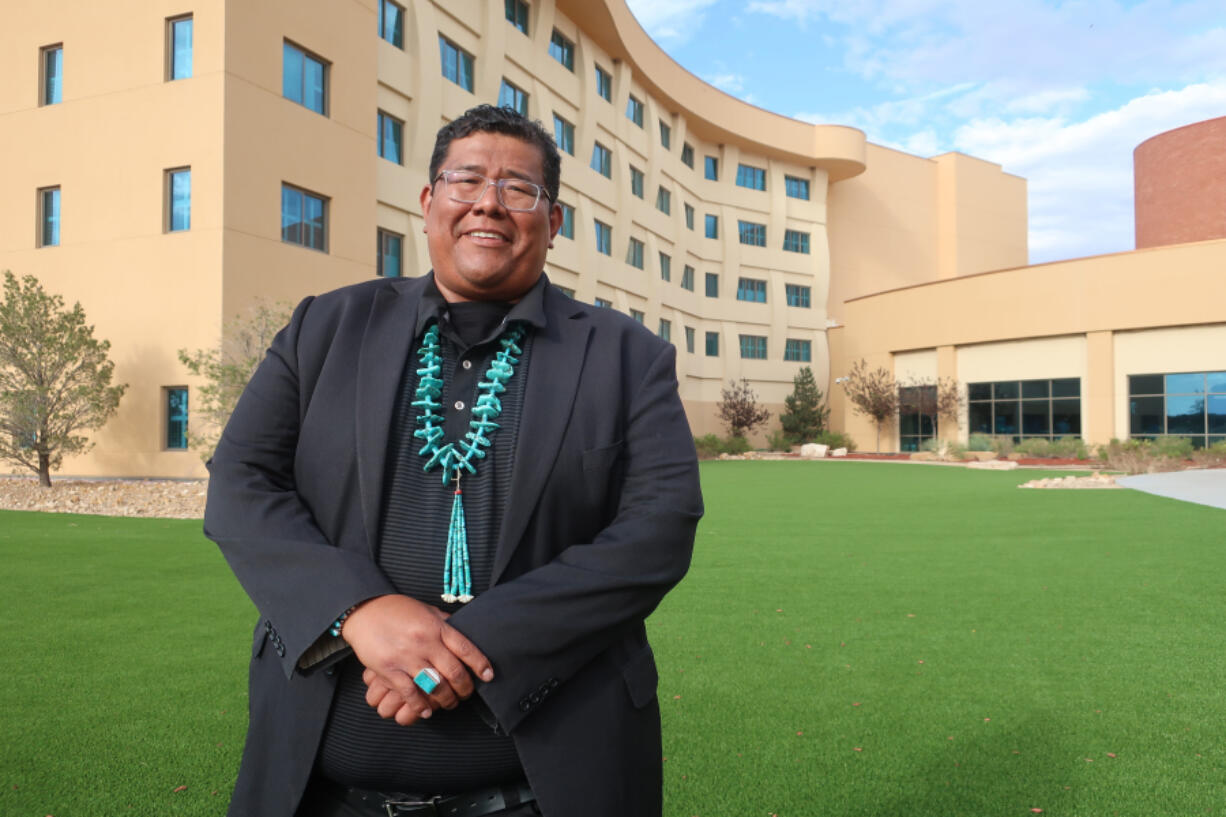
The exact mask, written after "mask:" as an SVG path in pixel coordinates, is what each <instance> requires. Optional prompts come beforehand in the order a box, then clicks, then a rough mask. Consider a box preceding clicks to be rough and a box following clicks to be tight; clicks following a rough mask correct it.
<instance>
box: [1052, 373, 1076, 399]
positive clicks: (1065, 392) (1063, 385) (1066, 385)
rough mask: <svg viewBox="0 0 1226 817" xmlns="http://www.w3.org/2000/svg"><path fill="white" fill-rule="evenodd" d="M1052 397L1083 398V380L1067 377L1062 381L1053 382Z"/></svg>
mask: <svg viewBox="0 0 1226 817" xmlns="http://www.w3.org/2000/svg"><path fill="white" fill-rule="evenodd" d="M1051 396H1052V397H1080V396H1081V379H1080V378H1077V377H1065V378H1062V379H1060V380H1053V381H1052V382H1051Z"/></svg>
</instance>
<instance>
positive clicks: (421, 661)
mask: <svg viewBox="0 0 1226 817" xmlns="http://www.w3.org/2000/svg"><path fill="white" fill-rule="evenodd" d="M447 618H448V615H447V614H446V613H444V612H443V611H442V610H439V609H438V608H436V607H431V606H430V605H428V604H423V603H422V602H420V601H417V600H415V599H411V598H409V597H408V596H400V595H387V596H376V597H375V598H373V599H370V600H368V601H365V602H363V603H362V604H360V605H358V607H357V608H356V609H355V610H354V611H353V612H352V613H350V614H349V617H348V618H347V619H346V620H345V629H344V637H345V641H346V642H347V643H348V644H349V646H351V647H353V652H354V654H355V655H357V657H358V660H359V661H361V662H362V665H363V666H364V667H365V668H366V669H365V671H364V672H363V673H362V680H363V681H365V682H366V703H368V704H370V705H371V706H372V707H374V709H375V710H376V711H377V712H378V713H379V716H380V717H383V718H392V719H394V720H395V721H396V723H398V724H400V725H401V726H409V725H410V724H412V723H415V722H416V721H417V720H419V719H421V718H428V717H430V715H431V714H432V713H433V712H434V710H436V709H454V708H455V707H456V706H457V705H458V704H459V702H460V701H462V700H464V699H466V698H468V697H469V696H471V695H472V694H473V692H474V691H475V688H474V685H473V678H474V677H476V678H480V679H481V680H483V681H492V680H493V679H494V670H493V668H492V667H491V666H490V662H489V659H488V658H486V657H485V655H483V654H482V653H481V651H480V650H478V649H477V648H476V646H475V645H474V644H473V643H472V642H471V641H469V640H468V639H467V638H466V637H465V636H464V635H463V634H462V633H461V632H460V631H459V630H457V629H455V628H454V627H452V626H451V625H450V624H448V623H447ZM427 667H433V668H434V669H435V670H437V671H438V674H439V676H440V678H441V681H440V682H439V684H438V686H437V687H436V688H435V689H434V691H433V692H431V693H430V694H429V695H427V694H425V693H424V692H422V691H421V689H419V688H418V687H417V685H416V684H414V683H413V677H414V676H415V675H416V674H417V673H418V672H420V671H421V670H423V669H425V668H427Z"/></svg>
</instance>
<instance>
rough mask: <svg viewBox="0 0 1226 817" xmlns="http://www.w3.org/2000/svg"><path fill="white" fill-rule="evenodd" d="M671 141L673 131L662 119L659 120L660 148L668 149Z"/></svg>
mask: <svg viewBox="0 0 1226 817" xmlns="http://www.w3.org/2000/svg"><path fill="white" fill-rule="evenodd" d="M672 141H673V129H672V128H671V127H669V124H668V123H667V122H665V121H664V120H663V119H661V120H660V146H661V147H663V148H664V149H665V150H668V149H669V146H670V144H671V143H672Z"/></svg>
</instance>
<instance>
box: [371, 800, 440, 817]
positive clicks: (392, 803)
mask: <svg viewBox="0 0 1226 817" xmlns="http://www.w3.org/2000/svg"><path fill="white" fill-rule="evenodd" d="M437 804H438V798H437V797H432V798H430V799H429V800H390V799H389V800H384V801H383V809H384V810H385V811H386V812H387V817H397V815H399V814H405V813H411V812H402V811H401V810H400V809H401V808H412V807H414V806H430V807H431V809H434V807H435V806H436V805H437ZM431 813H432V814H434V813H437V810H433V811H431Z"/></svg>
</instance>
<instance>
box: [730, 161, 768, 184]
mask: <svg viewBox="0 0 1226 817" xmlns="http://www.w3.org/2000/svg"><path fill="white" fill-rule="evenodd" d="M736 183H737V186H739V187H748V188H749V189H750V190H765V189H766V171H765V170H763V169H762V168H760V167H753V166H752V165H737V166H736Z"/></svg>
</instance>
